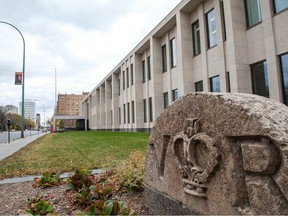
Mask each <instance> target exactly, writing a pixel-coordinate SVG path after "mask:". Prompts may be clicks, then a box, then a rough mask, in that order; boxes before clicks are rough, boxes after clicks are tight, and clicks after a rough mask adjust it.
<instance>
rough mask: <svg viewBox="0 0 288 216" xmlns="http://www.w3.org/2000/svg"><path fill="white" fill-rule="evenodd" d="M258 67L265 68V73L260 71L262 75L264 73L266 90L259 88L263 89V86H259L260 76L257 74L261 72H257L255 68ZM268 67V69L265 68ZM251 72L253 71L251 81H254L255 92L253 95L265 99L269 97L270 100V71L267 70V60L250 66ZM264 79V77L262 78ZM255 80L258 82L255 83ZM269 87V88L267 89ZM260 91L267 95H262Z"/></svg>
mask: <svg viewBox="0 0 288 216" xmlns="http://www.w3.org/2000/svg"><path fill="white" fill-rule="evenodd" d="M257 66H262V67H263V71H260V72H261V73H263V74H262V75H263V77H264V90H263V88H262V89H260V88H259V87H258V86H260V87H261V85H260V84H259V80H260V79H259V74H256V72H258V73H259V71H255V68H256V67H257ZM265 67H266V68H265ZM265 69H266V70H265ZM250 71H251V80H252V90H253V94H256V95H260V96H263V97H267V98H269V97H270V92H269V80H268V69H267V61H266V60H263V61H259V62H256V63H254V64H251V65H250ZM256 75H258V77H257V78H256ZM261 78H262V77H261ZM255 80H257V82H255ZM262 84H263V83H262ZM262 87H263V85H262ZM267 87H268V88H267ZM259 89H260V90H261V91H262V92H265V93H263V94H262V93H261V92H259Z"/></svg>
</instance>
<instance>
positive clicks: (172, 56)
mask: <svg viewBox="0 0 288 216" xmlns="http://www.w3.org/2000/svg"><path fill="white" fill-rule="evenodd" d="M287 20H288V1H286V0H229V1H226V0H183V1H181V2H180V4H178V6H176V8H175V9H174V10H173V11H171V12H170V13H169V14H168V15H167V16H166V17H165V18H164V19H163V20H162V21H161V22H160V23H159V24H158V25H157V26H156V27H155V28H154V29H153V30H152V31H151V32H150V33H149V34H148V35H147V36H146V37H145V38H144V39H143V40H142V41H141V42H140V43H139V44H138V45H137V46H136V47H135V48H134V49H133V50H132V51H131V52H130V53H128V55H127V56H125V57H124V58H123V60H122V61H121V62H120V63H119V64H118V65H116V66H115V68H114V69H113V70H112V71H111V72H110V73H109V74H108V75H107V76H106V77H105V78H104V79H103V80H102V81H101V82H100V83H99V84H98V85H97V86H96V87H95V88H94V89H93V90H92V91H91V92H90V93H89V95H88V96H87V97H86V98H85V99H84V101H83V102H82V105H83V107H84V109H83V111H84V112H83V115H85V116H86V117H87V119H88V120H89V128H90V129H93V130H103V129H104V130H127V131H129V130H132V131H140V130H149V129H151V128H152V127H153V125H154V121H155V119H156V118H157V116H159V115H160V113H161V112H162V111H163V109H164V108H165V107H167V106H168V105H169V104H171V103H172V102H173V101H174V100H176V99H177V98H178V97H179V96H182V95H185V94H187V93H189V92H197V91H204V92H233V93H234V92H240V93H251V94H258V95H262V96H265V97H270V98H272V99H274V100H276V101H280V102H283V103H285V104H286V105H287V104H288V43H287V41H288V24H287Z"/></svg>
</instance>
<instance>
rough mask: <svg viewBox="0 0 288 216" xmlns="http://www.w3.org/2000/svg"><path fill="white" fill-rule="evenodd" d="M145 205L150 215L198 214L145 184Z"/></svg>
mask: <svg viewBox="0 0 288 216" xmlns="http://www.w3.org/2000/svg"><path fill="white" fill-rule="evenodd" d="M144 194H145V207H146V208H147V209H148V211H149V214H152V215H200V213H199V212H197V211H195V210H192V209H190V208H188V207H187V206H185V205H183V204H181V203H180V202H178V201H176V200H174V199H172V198H171V197H169V196H167V195H165V194H163V193H161V192H159V191H157V190H155V189H153V188H151V187H149V186H147V185H145V190H144Z"/></svg>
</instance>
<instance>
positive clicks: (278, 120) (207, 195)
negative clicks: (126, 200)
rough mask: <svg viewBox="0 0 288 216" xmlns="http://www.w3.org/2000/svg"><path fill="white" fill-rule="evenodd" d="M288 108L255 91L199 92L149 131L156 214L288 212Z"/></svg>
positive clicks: (147, 178) (149, 178) (148, 168)
mask: <svg viewBox="0 0 288 216" xmlns="http://www.w3.org/2000/svg"><path fill="white" fill-rule="evenodd" d="M287 177H288V108H287V107H286V106H285V105H284V104H281V103H279V102H276V101H274V100H271V99H268V98H264V97H260V96H256V95H252V94H221V93H219V94H218V93H193V94H188V95H186V96H184V97H182V98H180V99H178V100H177V101H175V102H174V103H173V104H171V105H170V106H169V107H168V108H167V109H165V110H164V112H163V113H162V114H161V115H160V116H159V118H158V119H157V120H156V122H155V126H154V128H153V130H152V133H151V135H150V138H149V141H148V145H147V154H146V164H145V175H144V183H145V205H146V207H147V208H148V209H149V212H150V213H151V214H178V215H179V214H226V215H227V214H229V215H239V214H245V215H247V214H265V215H267V214H269V215H270V214H274V215H275V214H277V215H279V214H288V201H287V199H288V178H287Z"/></svg>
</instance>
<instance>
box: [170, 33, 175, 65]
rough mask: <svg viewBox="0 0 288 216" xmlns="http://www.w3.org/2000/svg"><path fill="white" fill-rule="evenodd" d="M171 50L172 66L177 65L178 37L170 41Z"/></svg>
mask: <svg viewBox="0 0 288 216" xmlns="http://www.w3.org/2000/svg"><path fill="white" fill-rule="evenodd" d="M170 50H171V67H172V68H173V67H176V65H177V52H176V39H175V37H174V38H172V40H171V41H170Z"/></svg>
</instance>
